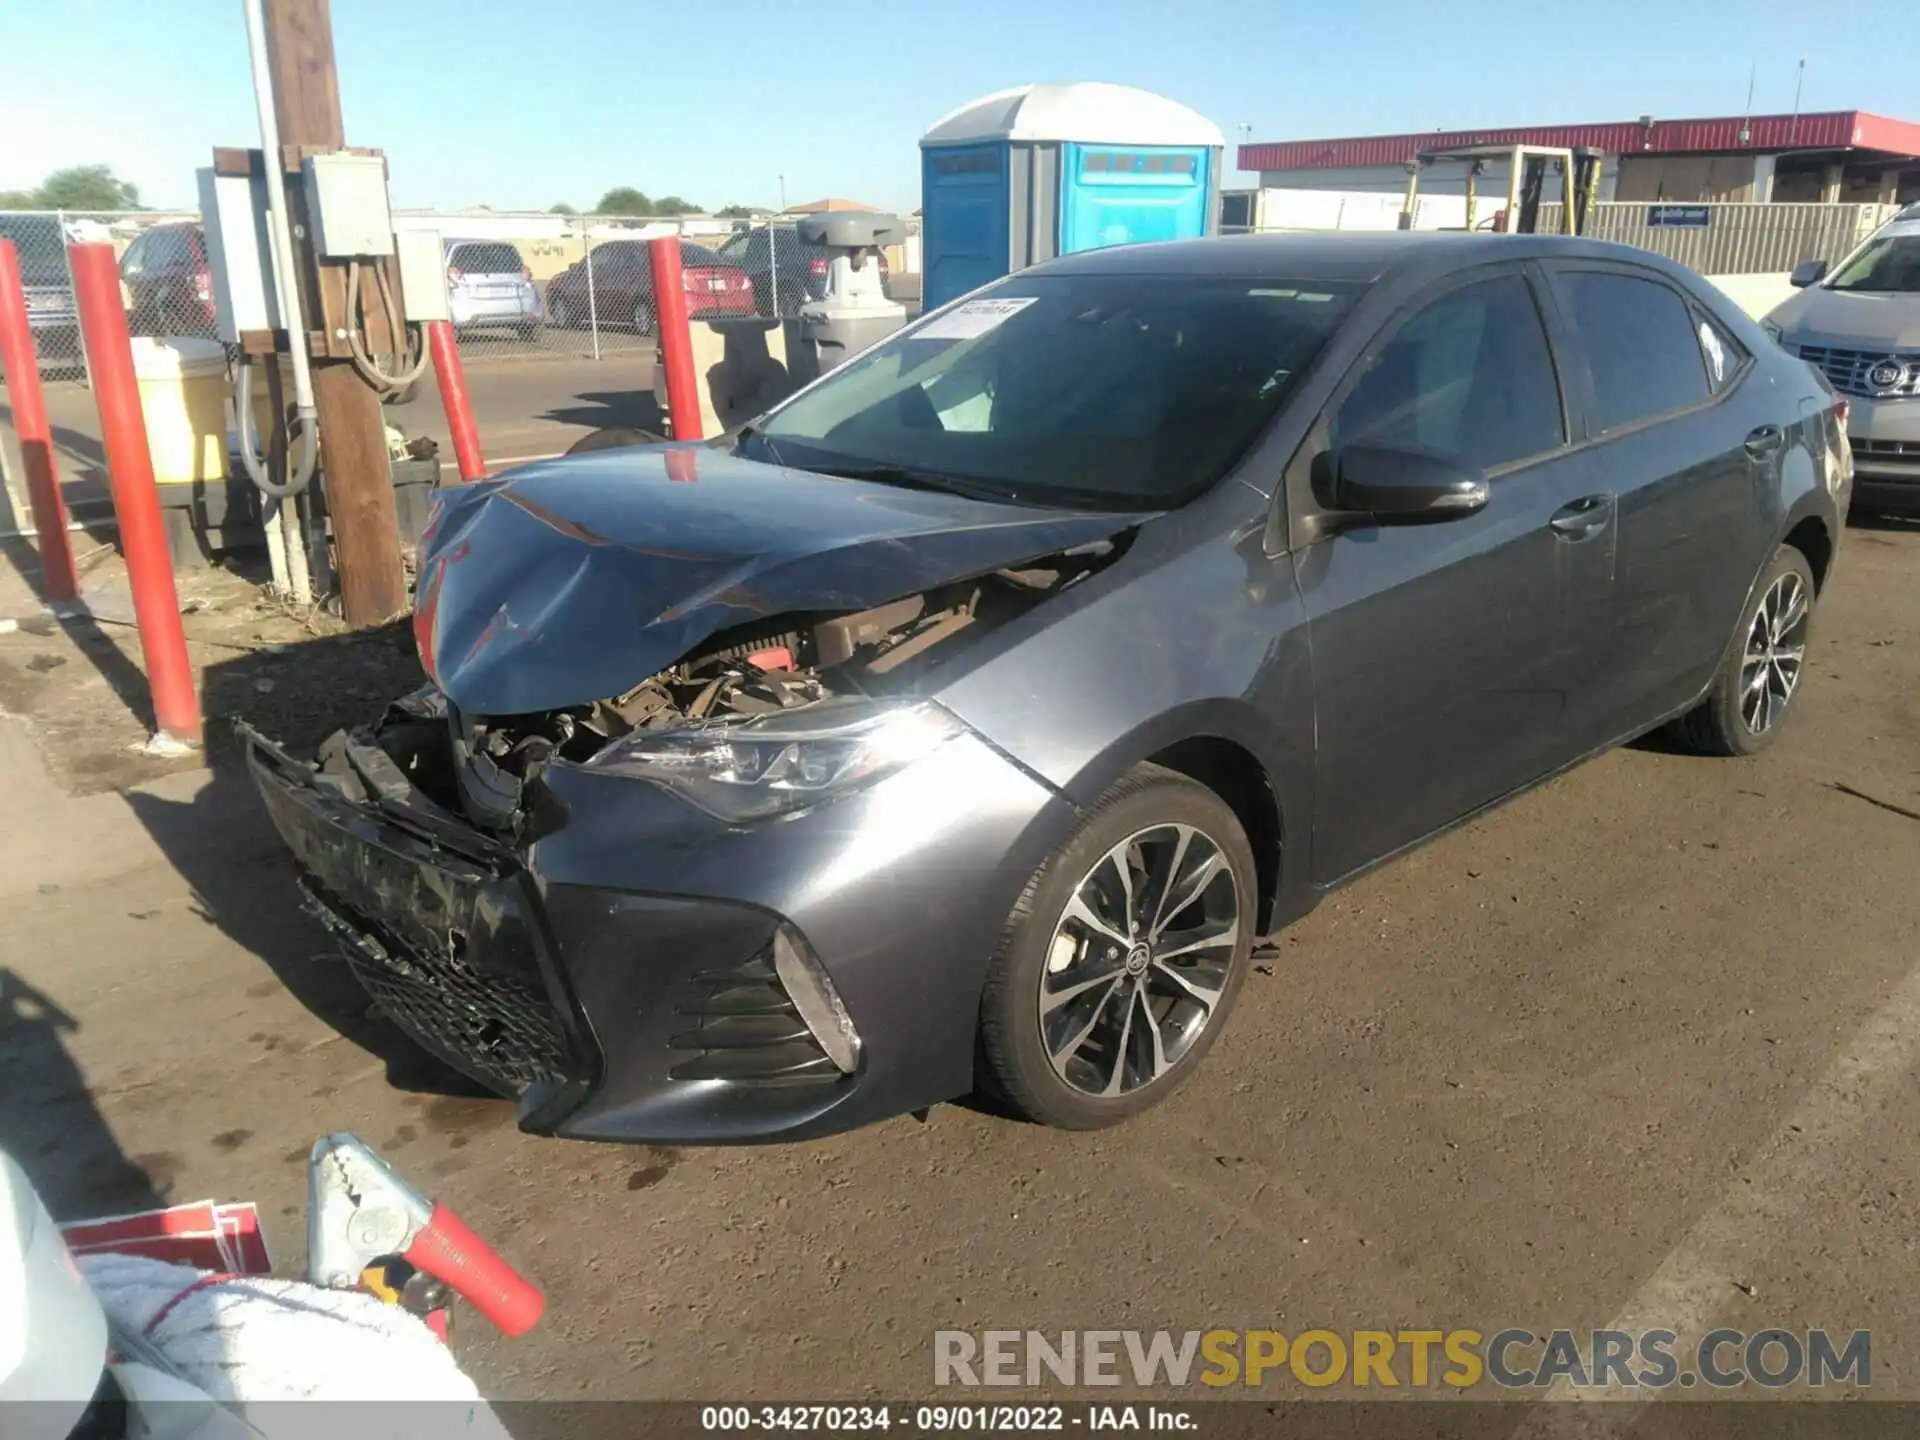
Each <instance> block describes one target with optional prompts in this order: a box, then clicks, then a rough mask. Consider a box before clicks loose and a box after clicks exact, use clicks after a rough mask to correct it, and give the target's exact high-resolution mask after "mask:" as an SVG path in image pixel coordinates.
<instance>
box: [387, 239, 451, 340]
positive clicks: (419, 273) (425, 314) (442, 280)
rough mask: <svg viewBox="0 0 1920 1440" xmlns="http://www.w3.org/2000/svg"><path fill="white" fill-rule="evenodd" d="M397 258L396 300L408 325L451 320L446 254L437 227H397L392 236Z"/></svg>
mask: <svg viewBox="0 0 1920 1440" xmlns="http://www.w3.org/2000/svg"><path fill="white" fill-rule="evenodd" d="M393 243H394V249H395V251H396V253H397V254H398V256H399V260H400V302H401V305H402V307H403V308H404V309H405V310H406V320H407V323H408V324H411V325H421V324H425V323H426V322H428V321H430V320H451V319H452V318H453V312H452V311H451V310H449V309H448V308H447V269H446V257H445V255H444V254H443V252H442V250H441V245H440V232H439V231H438V230H401V231H397V232H396V233H395V234H394V237H393Z"/></svg>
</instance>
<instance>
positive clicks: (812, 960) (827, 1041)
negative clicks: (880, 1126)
mask: <svg viewBox="0 0 1920 1440" xmlns="http://www.w3.org/2000/svg"><path fill="white" fill-rule="evenodd" d="M773 969H774V973H775V974H776V975H778V976H779V977H780V983H781V984H782V985H783V986H785V987H786V991H787V994H788V995H790V996H791V997H792V998H793V1008H794V1009H796V1010H798V1011H799V1012H800V1018H801V1019H802V1020H804V1021H806V1022H807V1029H809V1030H811V1031H812V1032H813V1038H814V1039H815V1040H817V1041H819V1042H820V1048H821V1049H822V1050H824V1051H826V1052H827V1058H828V1059H829V1060H831V1061H833V1063H834V1067H835V1068H836V1069H838V1070H839V1071H840V1072H841V1073H842V1074H845V1075H851V1074H852V1073H853V1072H854V1071H855V1070H856V1069H858V1068H859V1065H860V1032H859V1031H857V1030H855V1029H854V1028H853V1017H852V1016H850V1015H848V1014H847V1007H846V1006H845V1005H843V1004H841V1003H840V992H839V991H838V990H835V989H834V988H833V981H832V980H831V979H830V978H828V975H827V971H826V967H825V966H823V965H822V964H821V963H820V958H819V957H818V956H817V955H815V954H814V953H813V949H812V947H811V946H809V945H808V944H807V942H806V940H805V938H804V937H803V936H801V934H800V933H799V932H798V931H797V930H794V929H791V928H790V927H788V926H786V925H782V926H781V927H780V928H779V929H778V930H776V931H774V932H773Z"/></svg>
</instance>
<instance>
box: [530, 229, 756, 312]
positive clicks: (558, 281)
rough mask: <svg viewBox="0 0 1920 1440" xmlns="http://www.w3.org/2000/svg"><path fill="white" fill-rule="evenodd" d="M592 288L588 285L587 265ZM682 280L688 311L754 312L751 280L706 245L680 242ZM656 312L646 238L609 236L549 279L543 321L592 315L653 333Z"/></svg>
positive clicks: (650, 260)
mask: <svg viewBox="0 0 1920 1440" xmlns="http://www.w3.org/2000/svg"><path fill="white" fill-rule="evenodd" d="M589 264H590V265H592V267H593V290H592V294H591V296H589V294H588V290H587V266H588V265H589ZM680 277H681V278H680V283H681V285H682V286H683V288H685V290H686V292H687V314H688V315H690V316H692V317H693V318H694V319H697V320H712V319H716V318H719V317H723V316H729V315H752V314H753V313H754V302H753V282H752V281H751V280H749V279H748V278H747V272H746V271H744V270H742V269H741V268H740V267H739V266H738V265H732V264H729V263H728V262H727V261H726V260H725V259H723V258H722V257H721V256H719V255H718V254H716V253H714V252H713V251H712V250H709V249H708V248H707V247H706V246H704V245H696V244H694V243H693V242H692V241H690V240H682V241H681V242H680ZM655 314H656V310H655V306H654V301H653V262H652V258H651V256H650V255H649V253H648V250H647V242H646V241H645V240H609V241H607V242H606V243H604V244H600V245H595V246H594V247H593V249H592V251H591V252H590V253H589V254H588V257H587V259H586V260H585V261H578V260H576V261H575V262H574V263H573V264H571V265H569V266H568V267H567V268H566V269H564V270H562V271H561V272H560V273H559V274H558V275H556V276H554V277H553V279H551V280H549V281H548V282H547V323H548V324H549V325H556V326H560V327H562V328H567V329H578V328H579V327H581V326H583V325H586V324H587V323H588V322H589V320H590V319H591V321H592V323H594V324H595V325H599V326H628V325H630V326H632V327H633V328H634V329H635V330H637V331H638V332H640V333H641V334H643V335H645V334H651V333H652V331H653V317H654V315H655Z"/></svg>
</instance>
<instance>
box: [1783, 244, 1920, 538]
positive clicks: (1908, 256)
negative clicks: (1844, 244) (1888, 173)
mask: <svg viewBox="0 0 1920 1440" xmlns="http://www.w3.org/2000/svg"><path fill="white" fill-rule="evenodd" d="M1793 283H1794V284H1795V285H1797V286H1799V287H1800V293H1799V294H1798V295H1795V296H1794V297H1793V298H1792V299H1790V300H1788V301H1786V302H1785V303H1784V304H1782V305H1780V306H1779V307H1778V308H1777V309H1775V310H1774V312H1773V313H1772V314H1771V315H1769V316H1768V317H1767V319H1766V321H1765V326H1766V329H1767V331H1768V332H1769V333H1770V334H1772V335H1773V336H1774V338H1775V339H1777V340H1778V341H1779V342H1780V343H1781V344H1782V345H1784V346H1786V348H1787V349H1788V350H1790V351H1792V352H1793V353H1794V354H1796V355H1799V356H1800V357H1801V358H1802V359H1804V360H1806V361H1807V362H1808V363H1809V364H1811V365H1813V366H1814V368H1815V369H1817V370H1819V371H1821V372H1822V373H1823V374H1825V375H1826V377H1827V379H1828V381H1829V382H1831V383H1832V385H1833V388H1834V389H1835V390H1837V391H1839V392H1840V393H1841V394H1842V395H1844V396H1846V397H1847V400H1848V408H1849V412H1850V413H1849V416H1848V420H1847V436H1848V438H1849V439H1850V440H1851V441H1852V442H1853V465H1854V492H1853V493H1854V498H1855V499H1856V500H1857V501H1859V502H1860V503H1861V504H1862V505H1865V506H1870V507H1874V508H1881V509H1888V510H1909V511H1916V512H1920V206H1909V207H1908V208H1907V209H1905V210H1903V211H1902V212H1901V213H1900V215H1899V217H1898V218H1897V219H1895V220H1894V221H1892V222H1891V223H1890V224H1887V225H1884V226H1882V227H1881V228H1880V229H1879V230H1877V231H1876V232H1874V234H1873V235H1872V236H1871V237H1870V238H1869V239H1868V240H1867V241H1866V242H1865V243H1864V244H1863V245H1861V246H1860V248H1859V249H1857V250H1855V251H1854V252H1853V253H1852V254H1851V255H1848V256H1847V257H1846V258H1845V259H1843V260H1842V261H1841V262H1840V263H1839V264H1838V265H1835V266H1832V267H1831V268H1829V266H1828V264H1827V262H1826V261H1824V260H1809V261H1808V262H1807V263H1806V264H1804V265H1802V266H1800V267H1799V268H1798V269H1797V270H1795V271H1794V272H1793Z"/></svg>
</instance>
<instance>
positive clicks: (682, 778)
mask: <svg viewBox="0 0 1920 1440" xmlns="http://www.w3.org/2000/svg"><path fill="white" fill-rule="evenodd" d="M1119 549H1120V547H1119V545H1117V544H1116V543H1115V542H1112V541H1096V542H1093V543H1091V544H1087V545H1083V546H1077V547H1075V548H1074V549H1072V550H1070V551H1066V552H1063V553H1059V554H1055V555H1050V556H1046V557H1043V558H1041V559H1037V560H1033V561H1030V562H1027V563H1025V564H1022V565H1021V566H1019V567H1018V568H1007V569H1001V570H997V571H993V572H991V573H989V574H987V575H984V576H980V577H977V578H975V579H971V580H968V581H965V582H960V583H955V584H950V585H945V586H940V587H937V588H934V589H932V590H929V591H926V592H923V593H920V594H915V595H908V596H904V597H902V598H900V599H897V600H893V601H889V602H888V603H886V604H883V605H879V606H875V607H872V608H869V609H866V610H861V611H856V612H854V613H851V614H843V615H824V616H822V615H811V616H807V615H802V616H784V617H776V618H774V619H771V620H768V621H764V622H759V623H757V624H752V625H747V626H742V627H737V628H735V629H732V630H729V631H724V632H721V633H720V634H717V635H715V636H712V637H710V638H709V639H708V640H706V641H704V642H702V643H701V644H700V645H698V646H696V647H695V648H694V650H693V651H692V652H691V653H690V654H688V655H687V656H685V657H683V658H681V659H680V660H678V661H676V662H675V663H674V664H672V665H669V666H668V667H667V668H665V669H664V670H661V671H659V672H658V673H656V674H653V675H650V676H648V677H647V678H646V679H644V680H642V681H641V682H640V683H639V684H637V685H635V686H633V687H631V688H630V689H628V690H626V691H624V692H623V693H621V694H619V695H615V696H611V697H608V698H605V699H596V700H592V701H588V702H585V703H581V704H577V705H569V706H561V707H559V708H556V709H553V710H547V711H542V712H539V713H536V714H531V715H504V716H502V715H470V714H466V713H464V712H462V711H460V710H458V709H457V707H455V706H453V705H451V704H450V703H449V702H448V701H447V700H446V699H445V698H444V697H442V696H441V695H440V694H439V693H438V692H437V691H434V690H428V691H425V692H422V693H421V694H420V695H417V696H411V697H408V698H407V699H405V700H403V701H401V702H399V703H397V704H396V705H395V707H394V708H393V710H392V711H391V712H390V713H389V715H388V716H387V717H386V719H385V720H384V721H383V722H382V724H381V725H380V726H379V727H378V728H377V730H376V731H375V732H374V733H373V737H372V738H373V739H374V741H375V742H376V743H377V744H378V745H379V746H380V747H381V748H382V750H383V751H384V752H385V753H386V754H387V755H389V756H390V757H391V758H392V759H393V761H394V762H395V764H396V765H397V766H398V767H399V769H400V770H401V772H402V773H404V774H405V775H406V776H407V778H408V779H409V780H410V781H411V783H412V784H414V785H415V786H417V787H418V788H419V789H420V790H421V792H423V794H425V795H426V796H428V797H431V798H432V799H433V800H434V801H435V802H436V803H438V804H439V805H441V806H443V807H445V808H447V809H449V810H452V811H456V812H458V813H460V814H462V815H464V816H465V817H466V818H467V819H469V820H470V821H472V822H473V823H474V824H476V825H478V826H480V827H482V828H483V829H485V830H487V831H488V832H490V833H492V834H495V835H498V836H501V837H505V838H507V839H509V840H524V839H525V838H527V837H528V835H529V834H530V833H532V832H533V831H534V830H537V827H538V825H539V820H538V815H537V811H536V810H535V809H534V808H531V807H530V805H529V800H530V797H531V796H532V794H533V787H534V786H535V784H536V783H537V781H538V779H539V777H540V775H541V773H542V771H543V770H544V769H545V768H546V767H547V766H549V765H551V764H554V763H556V762H558V763H565V764H573V765H592V766H596V767H599V768H601V769H603V770H610V771H618V772H619V773H622V774H628V775H633V776H637V777H639V778H643V779H647V780H651V781H653V782H654V783H656V784H658V785H659V786H660V787H662V788H663V789H667V790H670V791H673V792H674V793H676V794H677V795H679V796H680V797H681V798H682V799H684V800H687V801H689V802H690V803H692V804H694V805H696V806H698V807H699V808H700V809H702V810H704V811H706V812H707V813H708V814H710V815H713V816H715V817H717V818H719V819H721V820H725V821H729V822H735V823H742V822H746V821H751V820H757V819H761V818H764V817H766V816H769V815H772V814H776V813H779V812H781V811H784V810H792V809H797V808H802V807H804V806H806V805H809V804H812V803H815V802H817V801H818V800H820V799H823V798H826V797H828V796H830V795H831V794H833V793H834V792H835V791H837V790H839V789H843V788H845V787H846V786H848V785H850V784H855V783H858V782H859V781H860V780H861V779H862V778H865V777H867V776H869V775H871V774H873V773H875V772H876V771H877V770H879V769H881V768H884V767H885V766H886V765H888V764H889V763H890V761H892V760H893V759H896V758H899V759H904V758H908V757H910V756H911V755H912V754H913V753H914V750H915V748H916V747H925V746H931V745H934V744H938V743H939V742H940V740H941V739H942V738H944V737H945V736H946V735H947V734H949V733H950V732H951V729H952V727H953V726H954V723H955V722H953V721H952V720H951V719H949V718H947V717H946V716H945V715H944V712H941V711H940V710H939V709H938V708H937V707H936V706H933V705H930V704H926V703H924V702H921V701H919V700H918V699H917V697H918V696H919V695H921V694H922V693H924V692H925V690H926V689H927V688H929V681H930V679H931V677H932V676H933V675H934V674H935V672H936V671H937V670H938V667H939V666H940V664H941V663H942V662H943V661H944V660H945V659H947V658H948V657H950V656H951V655H952V654H953V653H954V652H955V651H956V650H958V649H960V648H961V647H962V646H963V645H964V644H965V642H967V641H968V640H970V639H977V638H978V637H980V636H983V635H986V634H989V633H991V632H992V631H994V630H995V629H997V628H999V627H1000V626H1002V625H1004V624H1006V623H1007V622H1008V621H1010V620H1012V619H1014V618H1015V617H1017V616H1019V615H1021V614H1024V613H1025V612H1026V611H1027V610H1028V609H1030V608H1032V607H1033V606H1034V605H1035V604H1037V603H1039V602H1040V601H1042V600H1045V599H1046V598H1048V597H1049V596H1052V595H1056V594H1059V593H1060V592H1062V591H1064V590H1065V589H1067V588H1068V587H1070V586H1071V585H1073V584H1074V583H1076V582H1077V581H1079V580H1080V579H1082V578H1084V577H1085V576H1087V575H1089V574H1091V573H1093V572H1094V571H1096V570H1098V569H1101V568H1103V567H1104V566H1105V565H1107V564H1108V563H1110V562H1111V561H1112V559H1113V558H1114V557H1115V556H1116V555H1117V554H1118V553H1119Z"/></svg>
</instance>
